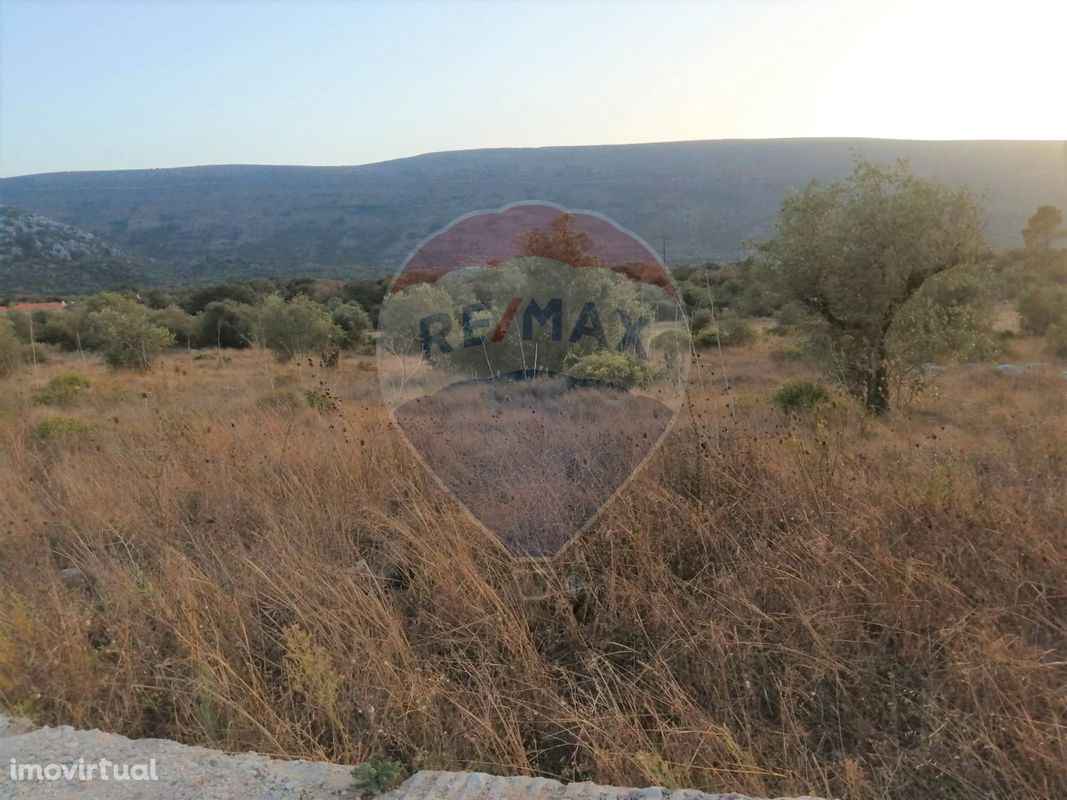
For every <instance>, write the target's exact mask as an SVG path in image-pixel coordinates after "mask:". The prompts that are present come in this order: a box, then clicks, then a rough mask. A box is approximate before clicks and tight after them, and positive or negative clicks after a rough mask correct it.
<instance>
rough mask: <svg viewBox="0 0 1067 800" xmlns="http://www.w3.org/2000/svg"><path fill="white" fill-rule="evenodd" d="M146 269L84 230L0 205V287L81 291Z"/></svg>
mask: <svg viewBox="0 0 1067 800" xmlns="http://www.w3.org/2000/svg"><path fill="white" fill-rule="evenodd" d="M143 277H144V272H143V270H142V268H141V267H140V266H138V264H137V263H136V262H135V261H134V260H133V259H131V258H130V257H129V256H128V255H127V254H125V253H124V252H122V251H121V250H120V249H119V248H117V247H115V246H114V245H112V244H110V243H108V242H106V241H104V240H103V239H101V238H100V237H98V236H95V235H94V234H92V233H89V232H88V231H85V230H82V229H81V228H76V227H74V226H72V225H65V224H63V223H61V222H57V221H56V220H54V219H50V218H48V217H45V216H42V215H40V214H34V213H31V212H29V211H25V210H23V209H21V208H16V207H14V206H5V205H0V293H8V292H11V293H19V292H43V293H48V294H51V293H57V292H58V293H64V294H66V293H79V292H88V291H93V290H95V289H97V288H99V287H101V286H114V285H118V284H121V283H135V282H138V281H140V280H142V279H143Z"/></svg>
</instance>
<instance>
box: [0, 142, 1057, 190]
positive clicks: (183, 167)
mask: <svg viewBox="0 0 1067 800" xmlns="http://www.w3.org/2000/svg"><path fill="white" fill-rule="evenodd" d="M846 141H863V142H912V143H923V144H963V143H966V144H1046V143H1047V144H1055V143H1059V144H1062V145H1063V146H1064V148H1065V161H1067V139H1048V138H1040V137H1039V138H1034V139H996V138H990V139H982V138H979V139H966V138H949V139H920V138H908V137H903V138H899V137H887V136H766V137H722V138H713V139H673V140H664V141H644V142H614V143H607V144H562V145H556V144H550V145H530V146H509V145H501V146H497V147H461V148H455V149H451V150H429V151H426V152H422V153H415V154H412V155H407V156H397V157H395V158H385V159H381V160H378V161H365V162H361V163H336V164H294V163H292V162H287V163H280V162H279V163H263V162H258V163H257V162H222V163H203V164H182V165H177V166H167V167H114V168H106V169H60V170H50V171H45V172H24V173H18V174H15V175H0V181H6V180H14V179H18V178H35V177H42V176H45V175H80V174H94V173H101V172H154V171H157V170H158V171H163V170H186V169H211V168H220V167H253V168H254V167H294V168H299V169H345V168H348V169H355V168H358V167H373V166H377V165H379V164H389V163H393V162H396V161H408V160H412V159H416V158H426V157H429V156H438V155H449V154H453V153H485V152H494V151H501V150H579V149H590V148H607V147H650V146H656V145H679V144H705V143H712V142H753V143H755V142H846Z"/></svg>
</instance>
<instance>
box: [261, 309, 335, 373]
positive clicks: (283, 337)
mask: <svg viewBox="0 0 1067 800" xmlns="http://www.w3.org/2000/svg"><path fill="white" fill-rule="evenodd" d="M256 327H257V330H258V332H259V336H260V339H261V341H262V342H263V346H264V347H267V348H269V349H270V350H271V351H272V352H273V353H274V355H275V357H276V358H277V359H278V360H279V361H289V360H290V359H292V358H293V357H294V356H295V355H297V354H298V353H306V352H311V351H321V350H324V349H326V348H327V347H329V346H330V345H332V344H334V343H336V342H339V341H340V340H341V339H342V332H341V329H340V328H338V327H337V325H336V324H334V322H333V320H332V319H330V314H329V312H328V311H326V309H325V308H323V307H322V306H320V305H319V304H318V303H315V302H313V301H312V300H309V299H308V298H306V297H304V296H302V295H301V296H298V297H294V298H293V299H292V300H290V301H288V302H286V301H284V300H282V298H281V297H279V296H278V295H271V296H270V297H268V298H267V299H266V300H264V301H263V305H262V306H260V309H259V313H258V315H257V319H256Z"/></svg>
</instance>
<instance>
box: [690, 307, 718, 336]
mask: <svg viewBox="0 0 1067 800" xmlns="http://www.w3.org/2000/svg"><path fill="white" fill-rule="evenodd" d="M714 316H715V315H714V314H712V313H711V309H710V308H698V309H697V310H696V311H694V312H693V319H692V321H691V323H690V325H691V327H692V328H693V330H694V331H702V330H705V329H707V328H710V327H711V326H712V324H713V323H712V320H713V318H714Z"/></svg>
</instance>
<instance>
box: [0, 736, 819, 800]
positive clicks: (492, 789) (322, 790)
mask: <svg viewBox="0 0 1067 800" xmlns="http://www.w3.org/2000/svg"><path fill="white" fill-rule="evenodd" d="M101 759H107V761H108V762H110V763H111V764H118V765H123V766H124V767H128V768H129V773H128V774H127V779H125V780H118V779H117V778H118V777H119V776H121V775H122V774H123V772H122V767H120V772H119V773H115V772H113V771H111V770H112V767H107V769H108V771H109V775H108V780H103V779H102V778H101V777H100V776H99V772H97V773H96V774H95V775H94V776H93V779H92V780H81V779H79V778H78V777H77V773H76V772H75V773H74V775H73V776H72V777H71V778H67V777H65V776H62V777H59V778H58V779H57V780H38V779H35V778H36V776H35V775H34V776H33V777H31V778H30V779H21V780H14V779H13V776H12V770H16V771H17V770H19V769H22V770H27V769H29V770H31V771H32V770H34V769H36V767H37V766H40V768H41V769H42V770H44V769H46V768H48V767H49V765H54V766H52V767H50V769H51V770H52V772H53V774H55V770H57V769H62V768H63V767H66V769H67V770H73V771H77V770H82V771H83V772H82V774H83V775H85V774H87V773H86V772H85V770H88V769H89V768H90V767H91V766H96V767H97V768H98V769H99V765H100V760H101ZM153 759H154V762H153ZM149 773H151V774H154V775H155V776H156V779H155V780H132V778H133V777H140V776H142V775H148V774H149ZM359 797H360V789H359V787H358V786H357V785H356V783H355V782H354V780H353V777H352V768H351V767H346V766H341V765H338V764H323V763H313V762H309V761H281V760H278V759H273V758H268V757H267V756H263V755H259V754H257V753H242V754H239V755H227V754H225V753H220V752H218V751H216V750H207V749H205V748H203V747H187V746H185V745H181V744H178V743H176V742H171V741H166V740H163V739H138V740H132V739H127V738H126V737H125V736H116V735H115V734H111V733H102V732H101V731H76V730H74V729H73V728H70V727H66V726H64V727H60V728H40V729H37V730H34V729H32V727H31V726H29V725H28V724H26V723H24V722H20V721H13V720H10V719H8V718H7V717H3V716H0V800H13V799H14V798H30V799H31V800H67V798H71V799H72V800H135V799H136V800H231V798H234V799H237V798H240V800H320V799H325V798H329V799H330V800H357V799H358V798H359ZM666 798H669V799H670V800H749V799H748V798H745V797H743V796H742V795H738V794H725V795H718V794H716V795H709V794H703V793H701V792H695V791H687V790H686V791H683V790H676V791H670V790H668V789H661V788H651V789H628V788H620V787H613V786H597V785H595V784H591V783H570V784H561V783H559V782H557V781H552V780H548V779H545V778H523V777H519V778H498V777H495V776H492V775H485V774H482V773H477V772H419V773H417V774H415V775H414V776H412V777H411V778H409V779H408V780H407V781H406V782H405V783H404V784H403V785H402V786H401V787H400V788H399V789H397V790H395V791H393V792H390V793H388V794H386V795H383V796H381V798H380V799H379V800H661V799H663V800H665V799H666ZM797 800H804V799H802V798H798V799H797ZM807 800H814V798H808V799H807Z"/></svg>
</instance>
